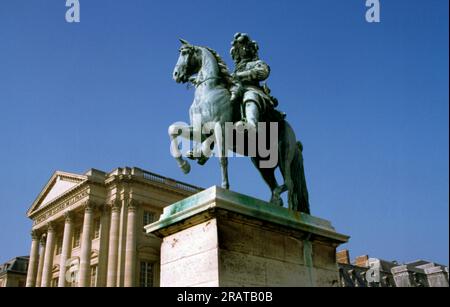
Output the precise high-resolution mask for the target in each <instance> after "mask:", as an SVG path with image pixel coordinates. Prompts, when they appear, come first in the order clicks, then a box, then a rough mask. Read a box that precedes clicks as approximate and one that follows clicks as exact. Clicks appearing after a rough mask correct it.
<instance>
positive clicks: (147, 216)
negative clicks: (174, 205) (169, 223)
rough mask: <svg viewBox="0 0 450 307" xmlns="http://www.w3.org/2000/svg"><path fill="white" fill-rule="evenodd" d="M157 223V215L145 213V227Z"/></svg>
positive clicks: (149, 212)
mask: <svg viewBox="0 0 450 307" xmlns="http://www.w3.org/2000/svg"><path fill="white" fill-rule="evenodd" d="M155 221H156V214H155V213H154V212H151V211H144V220H143V224H144V225H143V226H147V225H149V224H151V223H153V222H155Z"/></svg>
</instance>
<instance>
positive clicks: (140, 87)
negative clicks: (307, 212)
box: [0, 0, 449, 264]
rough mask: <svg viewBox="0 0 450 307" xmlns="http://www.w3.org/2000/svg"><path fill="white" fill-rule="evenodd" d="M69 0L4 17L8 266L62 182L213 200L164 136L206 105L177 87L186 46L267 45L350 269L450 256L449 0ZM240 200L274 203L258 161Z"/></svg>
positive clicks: (4, 255)
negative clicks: (150, 183)
mask: <svg viewBox="0 0 450 307" xmlns="http://www.w3.org/2000/svg"><path fill="white" fill-rule="evenodd" d="M80 3H81V23H80V24H68V23H66V22H65V11H66V8H65V1H64V0H59V1H55V0H51V1H50V0H40V1H25V0H2V1H1V3H0V112H1V113H0V115H1V120H0V149H1V150H0V162H1V176H0V261H5V260H7V259H8V258H11V257H14V256H18V255H24V254H28V253H29V245H30V236H29V231H30V228H31V222H30V221H29V220H28V219H27V218H26V216H25V213H26V210H27V209H28V207H29V206H30V205H31V203H32V202H33V200H34V199H35V197H36V196H37V194H38V193H39V192H40V191H41V189H42V187H43V186H44V185H45V184H46V182H47V180H48V179H49V178H50V176H51V175H52V173H53V172H54V171H55V170H64V171H69V172H76V173H84V172H85V171H86V170H88V169H89V168H97V169H101V170H105V171H110V170H112V169H114V168H116V167H119V166H138V167H141V168H144V169H148V170H151V171H154V172H157V173H160V174H163V175H165V176H169V177H173V178H175V179H179V180H183V181H188V182H190V183H193V184H197V185H200V186H204V187H208V186H212V185H214V184H218V183H220V171H219V166H218V163H216V161H212V163H210V164H209V165H208V166H206V167H205V168H199V167H195V168H194V169H193V172H192V174H191V175H190V176H189V177H185V176H184V175H182V174H181V173H180V171H179V169H178V168H177V166H176V164H175V162H174V161H173V160H172V158H171V156H170V154H169V140H168V137H167V127H168V126H169V125H170V124H171V123H173V122H175V121H187V120H188V108H189V106H190V103H191V101H192V95H193V92H192V90H191V91H187V90H186V88H185V87H184V86H180V85H178V84H176V83H174V82H173V81H172V79H171V73H172V70H173V67H174V65H175V62H176V60H177V57H178V53H177V50H178V47H179V42H178V37H183V38H186V39H188V40H189V41H191V42H192V43H196V44H201V45H208V46H210V47H212V48H214V49H216V50H217V51H218V52H219V53H220V54H222V56H223V57H224V59H225V60H226V62H227V63H228V64H229V65H230V66H231V64H232V63H231V59H230V56H229V55H228V50H229V47H230V41H231V40H232V37H233V34H234V33H235V32H238V31H240V32H248V33H250V34H251V35H252V37H253V38H254V39H255V40H257V41H258V42H259V43H260V46H261V52H260V55H261V57H262V58H263V59H264V60H266V61H267V62H268V63H269V64H270V65H271V67H272V75H271V77H270V85H271V87H272V90H273V94H274V95H275V96H277V97H278V98H279V100H280V104H281V109H282V110H283V111H285V112H287V113H288V119H289V121H290V122H291V123H292V125H293V126H294V128H295V130H296V132H297V134H298V136H299V138H301V140H302V141H303V143H304V145H305V163H306V172H307V179H308V183H309V187H310V195H311V206H312V211H313V214H314V215H316V216H319V217H322V218H326V219H329V220H331V221H332V222H333V224H334V225H335V227H336V228H337V230H338V231H340V232H342V233H345V234H349V235H351V236H352V238H351V241H350V243H349V244H348V245H346V247H347V248H349V249H350V250H351V254H352V256H357V255H360V254H366V253H367V254H369V255H371V256H374V257H380V258H384V259H389V260H394V259H396V260H399V261H402V262H403V261H412V260H415V259H418V258H424V259H429V260H433V261H436V262H441V263H445V264H448V257H449V190H448V184H449V164H448V158H449V151H448V150H449V143H448V137H449V135H448V131H449V118H448V116H449V115H448V111H449V109H448V107H449V94H448V90H449V89H448V82H449V80H448V79H449V71H448V69H449V62H448V56H449V53H448V51H449V50H448V43H449V42H448V35H449V33H448V4H449V2H448V1H447V0H426V1H425V0H422V1H414V0H408V1H406V0H395V1H392V0H381V4H382V11H381V18H382V20H381V23H380V24H368V23H366V21H365V18H364V16H365V10H366V8H365V1H364V0H345V1H333V0H328V1H326V0H320V1H318V0H314V1H313V0H309V1H255V0H251V1H250V0H247V1H203V0H193V1H148V0H133V1H125V0H122V1H119V0H116V1H107V0H95V1H93V0H89V1H87V0H80ZM230 172H231V184H232V188H233V189H234V190H236V191H238V192H242V193H246V194H249V195H253V196H256V197H259V198H263V199H267V198H268V197H269V193H268V190H267V188H266V186H265V185H264V184H263V182H262V181H261V180H260V178H259V176H258V174H257V171H256V170H255V169H254V168H253V166H252V165H251V163H250V161H249V160H247V159H233V160H232V161H231V162H230Z"/></svg>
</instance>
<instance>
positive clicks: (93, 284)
mask: <svg viewBox="0 0 450 307" xmlns="http://www.w3.org/2000/svg"><path fill="white" fill-rule="evenodd" d="M97 268H98V266H96V265H93V266H91V287H97Z"/></svg>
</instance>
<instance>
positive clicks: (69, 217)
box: [64, 211, 75, 223]
mask: <svg viewBox="0 0 450 307" xmlns="http://www.w3.org/2000/svg"><path fill="white" fill-rule="evenodd" d="M74 217H75V215H74V213H73V211H66V212H64V221H65V222H66V223H73V219H74Z"/></svg>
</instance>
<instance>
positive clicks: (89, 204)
mask: <svg viewBox="0 0 450 307" xmlns="http://www.w3.org/2000/svg"><path fill="white" fill-rule="evenodd" d="M81 207H82V208H83V209H84V211H85V212H92V211H94V210H95V209H96V208H97V207H98V204H97V203H96V202H94V201H92V200H86V201H85V202H83V203H82V204H81Z"/></svg>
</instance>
